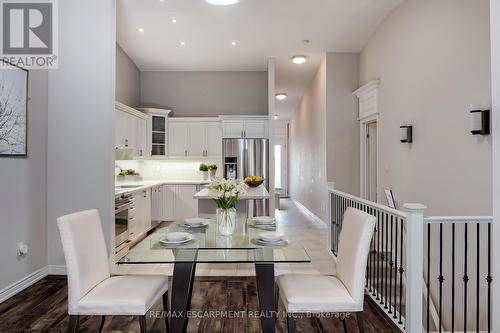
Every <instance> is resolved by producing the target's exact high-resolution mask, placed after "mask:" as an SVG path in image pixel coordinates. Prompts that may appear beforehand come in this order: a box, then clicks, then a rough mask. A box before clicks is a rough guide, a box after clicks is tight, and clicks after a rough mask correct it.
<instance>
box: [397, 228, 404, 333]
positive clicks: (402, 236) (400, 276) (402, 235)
mask: <svg viewBox="0 0 500 333" xmlns="http://www.w3.org/2000/svg"><path fill="white" fill-rule="evenodd" d="M399 220H400V221H401V230H400V232H401V244H400V246H401V247H400V249H399V250H400V251H399V252H400V254H401V256H400V258H399V262H400V266H399V321H398V324H400V325H401V324H403V273H404V271H405V270H404V268H403V256H404V254H403V240H404V228H403V219H399Z"/></svg>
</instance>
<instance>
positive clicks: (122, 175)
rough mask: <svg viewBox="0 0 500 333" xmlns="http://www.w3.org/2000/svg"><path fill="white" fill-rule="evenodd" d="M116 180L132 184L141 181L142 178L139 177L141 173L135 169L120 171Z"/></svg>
mask: <svg viewBox="0 0 500 333" xmlns="http://www.w3.org/2000/svg"><path fill="white" fill-rule="evenodd" d="M116 179H117V180H118V181H126V182H130V181H140V180H141V177H140V176H139V173H138V172H137V171H135V170H134V169H128V170H120V172H119V173H118V175H117V178H116Z"/></svg>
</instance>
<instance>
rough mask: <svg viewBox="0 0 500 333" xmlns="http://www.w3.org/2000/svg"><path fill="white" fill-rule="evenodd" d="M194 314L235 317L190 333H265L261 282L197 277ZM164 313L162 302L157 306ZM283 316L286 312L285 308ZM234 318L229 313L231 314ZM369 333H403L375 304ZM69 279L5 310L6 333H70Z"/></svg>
mask: <svg viewBox="0 0 500 333" xmlns="http://www.w3.org/2000/svg"><path fill="white" fill-rule="evenodd" d="M191 308H192V310H201V311H202V312H200V313H198V317H200V316H199V315H200V314H203V315H204V316H205V315H209V314H210V312H209V311H217V310H219V311H226V310H227V311H233V312H232V313H233V317H235V315H236V314H240V317H239V318H224V317H222V316H220V315H217V316H216V317H215V318H192V319H190V321H189V326H188V332H210V333H216V332H228V333H233V332H234V333H235V332H260V320H259V318H257V317H256V316H255V314H256V313H257V312H258V309H259V304H258V298H257V290H256V283H255V278H252V277H223V278H214V277H197V278H196V280H195V284H194V292H193V298H192V306H191ZM154 309H155V310H161V302H159V304H157V305H155V306H154ZM279 310H283V306H282V305H281V304H280V307H279ZM226 313H229V312H226ZM365 318H366V332H398V329H397V328H396V327H395V326H393V325H392V323H390V322H389V321H388V320H386V319H385V317H384V316H383V315H382V314H381V313H379V312H378V311H377V309H376V308H375V307H374V306H373V305H372V303H371V301H365ZM68 321H69V320H68V315H67V285H66V277H63V276H49V277H46V278H44V279H43V280H41V281H39V282H37V283H36V284H34V285H33V286H31V287H29V288H27V289H25V290H24V291H22V292H21V293H19V294H17V295H16V296H14V297H12V298H11V299H9V300H7V301H5V302H4V303H2V304H0V332H1V333H11V332H67V328H68ZM99 323H100V318H99V317H88V316H82V317H81V319H80V329H79V332H97V330H98V328H99ZM347 323H348V328H349V332H358V330H357V326H356V320H355V316H352V317H351V318H349V319H348V320H347ZM138 331H139V322H138V320H137V319H136V318H134V317H120V316H115V317H108V318H107V319H106V323H105V325H104V332H116V333H117V332H138ZM148 331H149V332H165V327H164V323H163V320H162V319H157V318H154V316H149V318H148ZM277 332H286V320H285V318H283V317H282V316H280V318H279V319H278V322H277ZM297 332H325V333H326V332H343V329H342V324H341V322H340V320H339V319H334V318H320V319H319V320H317V321H316V320H314V318H300V319H297Z"/></svg>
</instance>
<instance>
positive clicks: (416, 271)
mask: <svg viewBox="0 0 500 333" xmlns="http://www.w3.org/2000/svg"><path fill="white" fill-rule="evenodd" d="M404 208H405V210H406V211H407V212H408V219H407V221H406V222H407V223H406V241H407V243H406V332H410V333H417V332H418V333H421V332H422V327H423V326H422V306H423V305H422V295H423V288H422V277H423V274H424V269H423V267H424V266H423V265H424V210H425V209H426V208H427V207H426V206H424V205H421V204H405V205H404Z"/></svg>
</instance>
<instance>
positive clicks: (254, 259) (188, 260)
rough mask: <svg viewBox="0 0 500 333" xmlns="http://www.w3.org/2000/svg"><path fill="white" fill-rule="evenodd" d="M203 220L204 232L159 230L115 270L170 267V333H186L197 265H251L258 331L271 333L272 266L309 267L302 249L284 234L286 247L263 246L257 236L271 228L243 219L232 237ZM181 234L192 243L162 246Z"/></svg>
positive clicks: (178, 225)
mask: <svg viewBox="0 0 500 333" xmlns="http://www.w3.org/2000/svg"><path fill="white" fill-rule="evenodd" d="M201 217H203V218H205V219H206V222H207V225H206V226H205V227H201V228H191V227H188V226H187V225H185V224H184V221H182V220H179V221H174V222H172V223H171V224H170V225H169V226H167V227H163V228H159V229H157V230H156V231H155V232H153V233H152V234H150V235H149V236H147V237H146V238H145V239H143V240H142V241H140V242H139V243H138V244H137V245H135V246H134V247H133V248H132V249H131V250H130V252H129V253H128V254H127V255H126V256H124V257H123V258H121V259H120V260H119V261H118V262H117V264H169V263H171V264H174V271H173V278H172V298H171V306H170V307H171V309H170V312H169V317H170V320H169V321H170V323H169V326H170V332H174V333H177V332H186V330H187V324H188V319H189V318H188V312H189V310H190V303H191V294H192V290H193V282H194V277H195V271H196V264H198V263H217V264H223V263H227V264H234V263H252V264H255V274H256V281H257V291H258V298H259V304H260V313H261V324H262V331H263V332H265V333H268V332H275V320H276V316H277V304H276V301H277V300H276V290H275V281H274V264H276V263H308V262H311V259H310V258H309V256H308V254H307V252H306V251H305V249H304V247H303V246H302V245H301V244H300V243H296V242H293V241H291V240H290V239H288V238H287V235H286V233H283V234H284V238H285V240H286V241H285V242H284V244H280V245H279V246H278V245H268V244H263V243H261V242H260V241H259V240H258V239H259V234H260V233H262V232H265V231H269V230H270V229H271V230H272V229H273V228H270V227H262V226H256V225H255V223H254V222H253V221H252V220H251V219H247V218H246V216H244V215H241V216H240V215H238V216H237V218H236V230H235V232H234V234H233V235H231V236H223V235H220V234H219V232H218V228H217V222H216V221H215V215H203V216H201ZM262 228H264V229H262ZM282 228H283V226H282V225H280V222H278V223H277V225H276V229H277V232H278V233H282V232H280V231H281V229H282ZM181 231H182V232H188V233H190V234H191V235H192V236H193V237H192V238H193V239H192V240H191V241H189V242H185V243H183V244H179V245H165V244H164V243H162V242H160V240H161V239H162V237H164V235H165V234H166V233H170V232H181ZM165 310H166V311H167V309H165Z"/></svg>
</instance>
